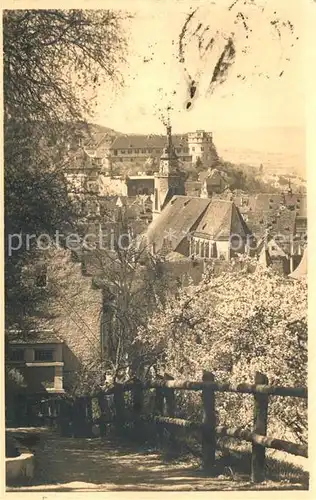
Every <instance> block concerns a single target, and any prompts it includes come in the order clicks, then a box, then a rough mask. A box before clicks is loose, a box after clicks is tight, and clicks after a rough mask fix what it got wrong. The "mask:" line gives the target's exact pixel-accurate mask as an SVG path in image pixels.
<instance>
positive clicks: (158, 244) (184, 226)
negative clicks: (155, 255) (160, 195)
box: [145, 196, 211, 252]
mask: <svg viewBox="0 0 316 500" xmlns="http://www.w3.org/2000/svg"><path fill="white" fill-rule="evenodd" d="M210 202H211V200H209V199H203V198H198V197H196V198H195V197H188V196H173V197H172V199H171V201H170V202H169V203H168V204H167V205H166V206H165V208H164V209H163V210H162V212H161V213H160V214H159V215H158V217H157V218H156V219H154V220H153V221H152V223H151V224H150V225H149V227H148V230H147V232H146V235H145V237H146V240H147V243H148V244H149V245H153V244H154V246H155V252H158V251H159V250H161V248H162V247H163V244H164V240H166V241H168V242H169V243H170V246H171V250H173V251H176V249H177V247H178V246H179V245H180V243H181V242H182V241H183V240H184V238H185V237H186V235H188V233H190V232H191V231H192V228H194V227H196V225H197V224H198V222H199V220H200V219H201V217H202V216H203V213H204V212H205V210H206V209H207V207H208V205H209V204H210Z"/></svg>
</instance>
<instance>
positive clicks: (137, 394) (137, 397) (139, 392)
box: [132, 377, 144, 440]
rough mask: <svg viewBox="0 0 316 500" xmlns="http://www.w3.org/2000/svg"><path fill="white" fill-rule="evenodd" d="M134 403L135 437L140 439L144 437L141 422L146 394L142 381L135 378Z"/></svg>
mask: <svg viewBox="0 0 316 500" xmlns="http://www.w3.org/2000/svg"><path fill="white" fill-rule="evenodd" d="M132 401H133V417H134V425H135V429H134V431H135V437H136V439H137V440H138V439H140V438H141V437H142V436H143V437H144V429H143V425H142V422H141V418H140V417H141V414H142V412H143V406H144V393H143V387H142V383H141V381H140V380H139V379H138V378H137V377H135V378H133V388H132Z"/></svg>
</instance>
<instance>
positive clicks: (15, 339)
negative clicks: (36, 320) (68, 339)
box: [7, 330, 63, 344]
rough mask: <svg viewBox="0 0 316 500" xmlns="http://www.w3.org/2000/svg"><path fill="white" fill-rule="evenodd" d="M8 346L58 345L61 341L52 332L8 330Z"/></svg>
mask: <svg viewBox="0 0 316 500" xmlns="http://www.w3.org/2000/svg"><path fill="white" fill-rule="evenodd" d="M7 335H8V339H9V342H10V344H60V343H62V342H63V340H62V339H61V338H60V337H59V336H58V335H57V334H56V333H54V332H53V331H52V330H30V331H28V332H22V331H21V330H8V332H7Z"/></svg>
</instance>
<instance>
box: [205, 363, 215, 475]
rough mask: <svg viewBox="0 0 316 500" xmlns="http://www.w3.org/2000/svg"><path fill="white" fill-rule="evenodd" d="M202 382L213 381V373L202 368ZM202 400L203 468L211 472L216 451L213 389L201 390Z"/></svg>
mask: <svg viewBox="0 0 316 500" xmlns="http://www.w3.org/2000/svg"><path fill="white" fill-rule="evenodd" d="M202 380H203V382H214V380H215V377H214V375H213V373H211V372H208V371H206V370H203V376H202ZM202 401H203V424H205V425H206V426H207V427H203V429H202V457H203V469H204V470H205V471H207V472H211V471H212V468H213V467H214V465H215V453H216V433H215V427H216V413H215V391H214V389H212V388H209V387H207V388H204V389H203V390H202Z"/></svg>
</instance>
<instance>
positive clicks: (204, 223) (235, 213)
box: [195, 199, 250, 240]
mask: <svg viewBox="0 0 316 500" xmlns="http://www.w3.org/2000/svg"><path fill="white" fill-rule="evenodd" d="M195 234H199V235H201V236H202V235H205V236H208V237H210V238H211V239H214V240H228V239H229V237H230V236H231V235H232V234H238V235H239V236H241V237H243V238H244V237H246V235H247V234H250V231H249V229H248V227H247V225H246V223H245V222H244V220H243V218H242V216H241V214H240V212H239V210H238V208H237V207H236V206H235V205H234V203H232V202H231V201H226V200H220V199H214V200H213V201H212V202H211V203H210V205H209V206H208V208H207V210H206V212H205V214H204V215H203V218H202V219H201V221H200V223H199V225H198V226H197V228H196V230H195Z"/></svg>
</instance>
